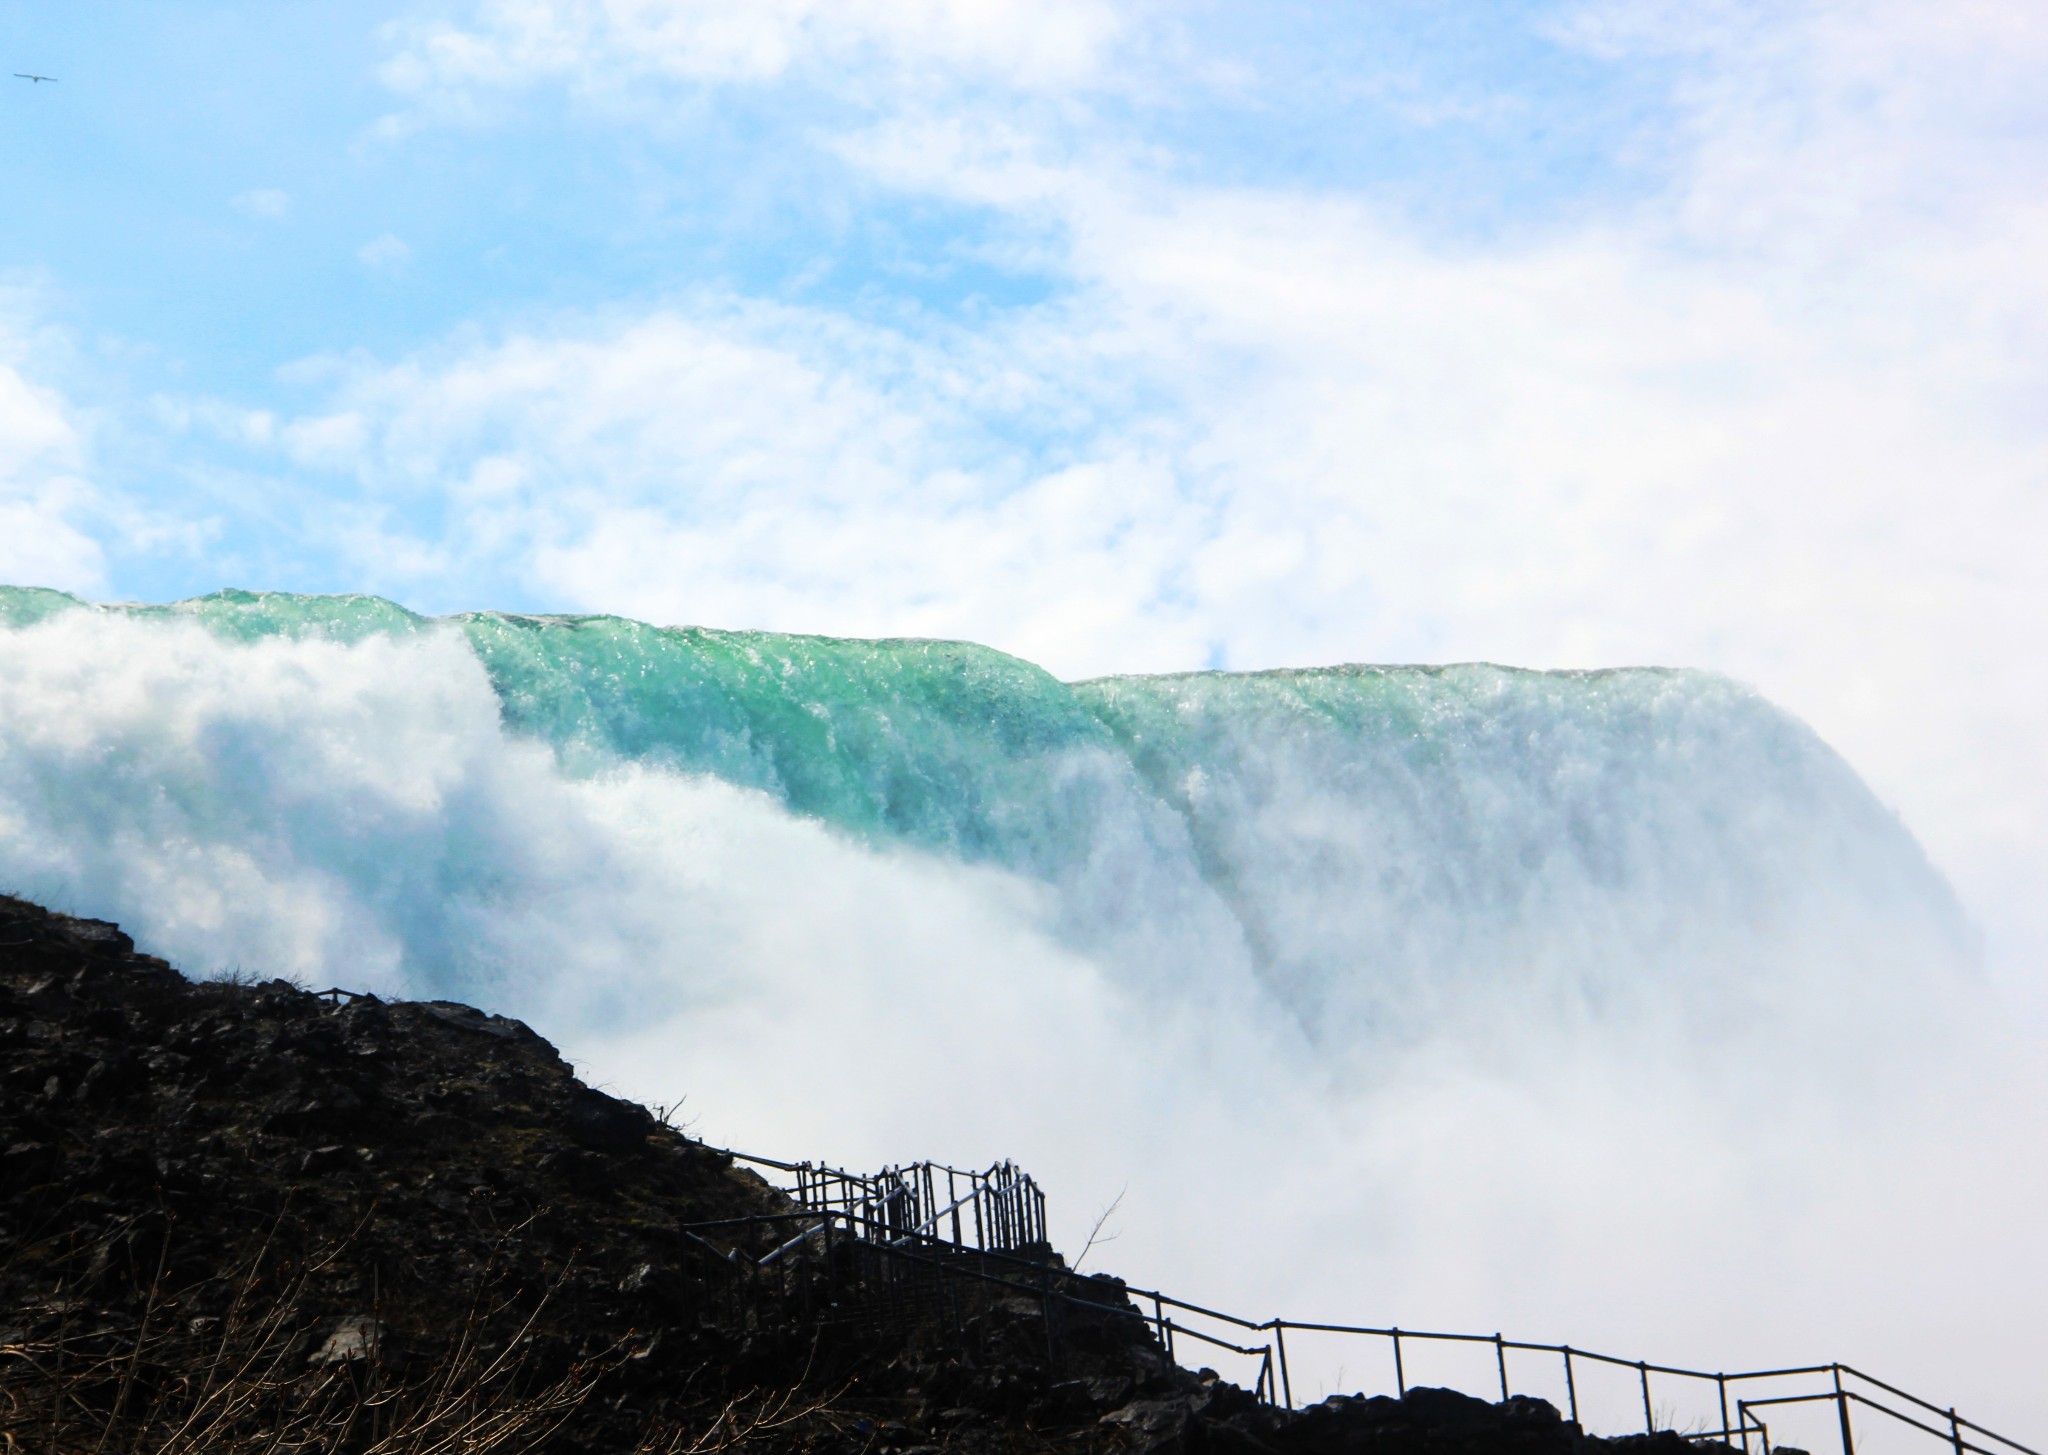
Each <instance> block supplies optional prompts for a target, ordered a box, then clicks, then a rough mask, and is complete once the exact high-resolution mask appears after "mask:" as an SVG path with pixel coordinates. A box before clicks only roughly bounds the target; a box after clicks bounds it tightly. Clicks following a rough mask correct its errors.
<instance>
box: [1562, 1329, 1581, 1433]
mask: <svg viewBox="0 0 2048 1455" xmlns="http://www.w3.org/2000/svg"><path fill="white" fill-rule="evenodd" d="M1564 1397H1565V1401H1566V1403H1568V1404H1569V1405H1571V1407H1572V1423H1573V1424H1575V1425H1576V1424H1577V1423H1578V1422H1579V1386H1578V1384H1577V1383H1576V1382H1575V1381H1574V1380H1573V1379H1572V1346H1571V1345H1569V1344H1566V1345H1565V1346H1564Z"/></svg>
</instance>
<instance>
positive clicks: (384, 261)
mask: <svg viewBox="0 0 2048 1455" xmlns="http://www.w3.org/2000/svg"><path fill="white" fill-rule="evenodd" d="M356 257H357V258H359V259H360V260H361V261H362V262H363V263H364V265H365V266H367V267H371V268H380V269H386V270H388V269H392V268H400V267H403V266H404V265H405V264H407V263H409V262H411V261H412V248H411V247H409V246H408V245H407V244H406V242H405V241H404V239H402V238H398V237H395V236H393V235H392V234H390V233H388V232H386V233H380V234H378V235H377V236H376V237H373V238H371V239H370V240H369V241H368V242H366V243H364V244H363V245H362V246H361V247H359V248H357V249H356Z"/></svg>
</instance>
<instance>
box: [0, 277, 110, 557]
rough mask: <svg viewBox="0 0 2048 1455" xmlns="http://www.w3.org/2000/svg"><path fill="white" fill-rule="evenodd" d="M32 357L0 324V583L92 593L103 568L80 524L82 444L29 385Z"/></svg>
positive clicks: (59, 407) (86, 504)
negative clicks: (53, 587) (52, 587)
mask: <svg viewBox="0 0 2048 1455" xmlns="http://www.w3.org/2000/svg"><path fill="white" fill-rule="evenodd" d="M12 301H13V300H9V302H12ZM32 353H33V346H32V343H31V341H30V340H28V339H26V338H24V337H23V336H22V332H21V330H19V329H18V328H15V327H13V326H11V325H10V323H9V322H7V321H0V583H5V584H9V585H22V586H55V587H58V588H60V589H63V590H70V591H92V590H97V589H99V588H100V587H102V586H103V585H104V582H105V562H104V559H103V555H102V552H101V549H100V545H99V542H98V541H97V540H95V539H94V538H93V537H92V536H91V535H90V534H88V532H87V530H86V529H85V528H84V527H83V525H82V524H81V523H80V522H81V517H83V516H85V515H86V514H87V513H88V512H89V511H90V510H91V509H92V508H93V507H94V506H95V505H96V504H97V497H96V492H95V491H94V490H93V489H92V487H91V486H90V485H89V484H88V483H87V482H86V480H85V478H84V476H83V474H82V471H83V469H84V465H85V454H86V442H85V438H84V436H83V434H82V433H81V430H80V426H79V424H78V422H77V421H76V419H74V417H73V411H72V410H71V409H70V407H69V406H68V405H67V404H66V402H65V400H64V399H63V398H62V397H61V396H60V395H59V394H58V393H57V392H56V391H55V390H52V389H50V388H48V387H47V386H45V385H42V384H39V383H37V382H36V381H35V379H34V378H33V377H32V375H31V373H30V372H29V370H30V369H32V367H33V359H32Z"/></svg>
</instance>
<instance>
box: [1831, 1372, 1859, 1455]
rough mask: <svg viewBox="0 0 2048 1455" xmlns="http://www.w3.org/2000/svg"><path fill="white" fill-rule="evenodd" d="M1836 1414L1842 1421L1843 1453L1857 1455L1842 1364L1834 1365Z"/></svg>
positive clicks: (1843, 1454) (1844, 1454)
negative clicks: (1843, 1381)
mask: <svg viewBox="0 0 2048 1455" xmlns="http://www.w3.org/2000/svg"><path fill="white" fill-rule="evenodd" d="M1834 1374H1835V1414H1836V1415H1837V1416H1838V1417H1839V1418H1840V1420H1841V1422H1842V1455H1856V1437H1855V1435H1854V1434H1853V1433H1852V1432H1851V1431H1850V1429H1849V1396H1848V1394H1847V1393H1846V1392H1845V1391H1844V1390H1843V1388H1842V1366H1841V1365H1839V1364H1837V1365H1835V1366H1834Z"/></svg>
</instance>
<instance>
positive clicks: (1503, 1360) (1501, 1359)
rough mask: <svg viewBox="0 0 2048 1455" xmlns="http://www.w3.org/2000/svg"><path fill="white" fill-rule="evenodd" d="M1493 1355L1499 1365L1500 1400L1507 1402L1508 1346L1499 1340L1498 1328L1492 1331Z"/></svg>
mask: <svg viewBox="0 0 2048 1455" xmlns="http://www.w3.org/2000/svg"><path fill="white" fill-rule="evenodd" d="M1493 1357H1494V1360H1495V1362H1497V1363H1498V1364H1499V1365H1500V1402H1501V1403H1502V1404H1506V1403H1507V1402H1508V1346H1507V1345H1506V1344H1505V1343H1503V1342H1502V1341H1501V1337H1500V1330H1499V1329H1495V1330H1494V1331H1493Z"/></svg>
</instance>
